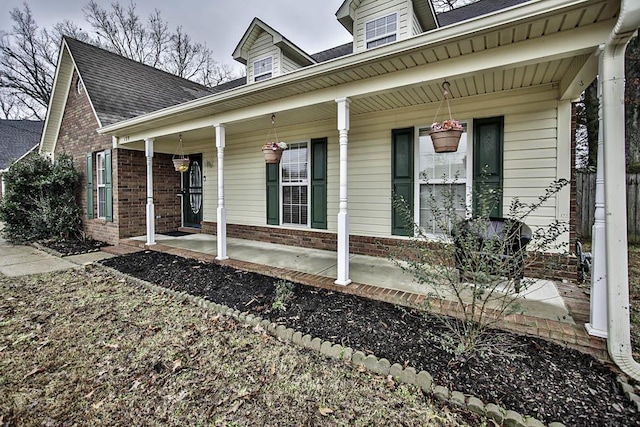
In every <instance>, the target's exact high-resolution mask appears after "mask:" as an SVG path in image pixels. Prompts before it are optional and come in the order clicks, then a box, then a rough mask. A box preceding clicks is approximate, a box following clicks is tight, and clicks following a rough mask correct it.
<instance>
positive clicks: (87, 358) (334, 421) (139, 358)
mask: <svg viewBox="0 0 640 427" xmlns="http://www.w3.org/2000/svg"><path fill="white" fill-rule="evenodd" d="M480 422H482V420H478V419H476V418H473V417H472V416H470V415H469V414H466V413H465V414H460V413H456V412H452V411H450V410H449V409H448V408H447V407H442V406H439V405H432V404H431V402H430V401H429V399H428V398H427V397H425V396H424V395H423V394H422V392H421V391H420V390H418V389H416V388H415V387H413V386H406V385H400V384H397V383H394V382H393V381H392V380H391V379H389V378H385V377H381V376H375V375H370V374H369V373H366V372H362V371H361V370H359V369H357V368H354V367H351V366H347V365H345V364H342V363H338V362H335V361H332V360H329V359H325V358H323V357H321V356H319V355H317V354H316V353H314V352H311V351H306V350H304V349H302V348H299V347H297V346H293V345H290V344H286V343H282V342H279V341H277V340H276V339H274V338H272V337H271V336H268V335H266V334H264V333H261V332H260V331H259V330H252V329H250V328H249V327H247V326H244V325H241V324H237V323H235V322H234V321H231V320H228V319H226V318H223V317H220V316H217V315H214V314H213V313H212V312H210V311H208V310H206V309H202V308H199V307H196V306H195V305H193V304H191V303H184V302H177V301H176V300H175V299H172V298H169V297H167V296H165V295H159V294H155V293H152V292H148V291H144V290H140V289H136V288H132V287H130V286H128V285H125V284H124V283H121V282H119V281H118V280H116V279H114V278H112V277H111V276H109V275H107V274H106V273H103V272H100V271H97V270H93V271H74V272H63V273H57V274H52V275H41V276H28V277H24V278H7V277H0V425H2V426H5V425H7V426H13V425H20V426H36V425H37V426H42V425H98V426H100V425H104V426H107V425H108V426H116V425H126V426H129V425H158V426H160V425H162V426H169V425H189V426H198V425H216V426H217V425H220V426H239V425H318V426H322V425H342V424H348V425H446V426H453V425H468V423H471V424H478V423H480Z"/></svg>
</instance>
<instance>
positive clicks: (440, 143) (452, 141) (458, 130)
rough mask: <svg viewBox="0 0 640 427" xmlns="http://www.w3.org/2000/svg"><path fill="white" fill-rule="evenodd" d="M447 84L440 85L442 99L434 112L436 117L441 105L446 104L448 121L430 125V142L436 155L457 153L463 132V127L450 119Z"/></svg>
mask: <svg viewBox="0 0 640 427" xmlns="http://www.w3.org/2000/svg"><path fill="white" fill-rule="evenodd" d="M449 86H450V84H449V82H447V81H445V82H444V83H442V89H443V92H442V94H443V99H442V101H441V102H440V106H439V107H438V111H436V117H437V116H438V113H439V112H440V108H441V107H442V103H443V102H446V103H447V110H449V120H445V121H443V122H442V123H440V122H436V121H434V122H433V124H431V132H429V136H431V142H432V143H433V150H434V151H435V152H436V153H455V152H456V151H458V144H459V143H460V137H461V136H462V132H463V131H464V127H463V126H462V125H461V124H460V122H458V121H457V120H454V119H453V118H452V117H451V107H450V106H449Z"/></svg>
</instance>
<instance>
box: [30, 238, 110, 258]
mask: <svg viewBox="0 0 640 427" xmlns="http://www.w3.org/2000/svg"><path fill="white" fill-rule="evenodd" d="M38 244H40V245H41V246H44V247H45V248H48V249H51V250H53V251H55V252H57V253H59V254H60V255H62V256H70V255H79V254H86V253H90V252H97V251H99V250H100V249H101V248H104V247H106V246H109V244H108V243H106V242H101V241H100V240H94V239H82V240H80V239H79V240H45V241H40V242H38Z"/></svg>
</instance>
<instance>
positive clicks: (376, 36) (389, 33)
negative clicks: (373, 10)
mask: <svg viewBox="0 0 640 427" xmlns="http://www.w3.org/2000/svg"><path fill="white" fill-rule="evenodd" d="M391 16H393V17H394V18H395V23H396V29H395V31H386V32H385V33H383V34H374V35H373V36H372V37H368V36H367V26H368V25H369V24H374V25H375V22H376V21H379V20H381V19H384V20H386V19H387V18H389V17H391ZM398 16H399V14H398V12H393V13H389V14H387V15H384V16H379V17H377V18H375V19H371V20H370V21H367V22H365V23H364V45H365V47H366V48H367V49H373V48H375V47H378V46H382V45H385V44H388V43H393V42H395V41H398V35H399V27H400V22H399V20H398ZM385 26H387V24H385ZM374 30H375V28H374ZM374 32H375V31H374ZM391 36H395V40H389V41H384V42H382V43H378V42H380V41H381V40H383V39H386V38H388V37H391ZM370 44H373V45H372V46H370Z"/></svg>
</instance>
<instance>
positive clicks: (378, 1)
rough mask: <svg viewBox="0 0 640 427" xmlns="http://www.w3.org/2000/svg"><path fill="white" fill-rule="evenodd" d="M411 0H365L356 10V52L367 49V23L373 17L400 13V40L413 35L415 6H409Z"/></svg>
mask: <svg viewBox="0 0 640 427" xmlns="http://www.w3.org/2000/svg"><path fill="white" fill-rule="evenodd" d="M409 3H410V0H363V1H362V3H360V6H359V7H358V9H357V10H356V19H355V23H354V46H355V52H361V51H363V50H367V46H366V43H365V37H366V34H365V24H366V23H367V22H368V21H371V20H372V19H376V18H380V17H381V16H386V15H389V14H391V13H394V12H395V13H398V40H403V39H406V38H408V37H410V36H411V35H412V31H413V8H411V9H410V8H409Z"/></svg>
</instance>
